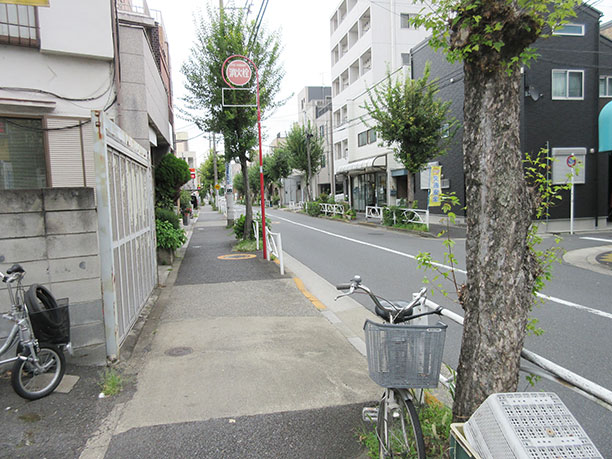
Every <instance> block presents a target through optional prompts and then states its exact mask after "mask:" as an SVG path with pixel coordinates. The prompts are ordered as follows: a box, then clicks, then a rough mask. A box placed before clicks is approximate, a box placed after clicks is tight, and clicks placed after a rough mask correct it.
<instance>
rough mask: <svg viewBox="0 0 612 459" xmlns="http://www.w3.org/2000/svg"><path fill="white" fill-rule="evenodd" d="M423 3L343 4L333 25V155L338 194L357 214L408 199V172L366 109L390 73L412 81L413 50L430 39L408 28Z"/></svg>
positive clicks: (366, 0) (347, 0) (360, 0)
mask: <svg viewBox="0 0 612 459" xmlns="http://www.w3.org/2000/svg"><path fill="white" fill-rule="evenodd" d="M421 8H422V5H421V4H414V3H413V2H412V1H411V0H390V1H388V2H374V1H372V0H342V2H341V3H340V5H339V6H338V7H337V8H336V9H335V11H334V13H333V15H332V17H331V20H330V34H331V77H332V105H333V114H332V117H333V125H334V130H333V155H334V169H335V174H336V180H337V182H339V183H341V184H342V187H340V186H338V187H337V193H341V192H344V193H345V194H347V197H348V199H349V201H350V203H351V205H352V206H353V208H354V209H356V210H357V211H364V210H365V207H366V206H368V205H375V204H376V205H385V204H394V203H395V201H396V199H397V198H401V197H405V196H406V191H407V188H406V174H407V172H406V170H405V169H404V167H403V165H402V164H400V163H398V162H397V161H396V160H395V158H394V155H393V153H392V151H391V150H390V149H389V148H383V147H381V146H379V145H378V143H379V142H378V141H377V138H376V132H375V130H374V129H373V123H369V122H368V118H369V117H368V114H367V112H366V110H365V109H364V108H363V106H364V104H365V102H366V101H367V100H368V97H369V96H368V91H369V89H370V88H372V87H374V86H375V85H376V84H378V83H380V82H382V81H384V80H385V78H386V75H387V72H390V73H392V74H393V75H394V76H396V77H402V78H403V77H405V76H409V75H410V73H409V71H408V69H409V67H408V65H409V63H410V49H411V48H412V47H413V46H415V45H417V44H418V43H420V42H421V41H422V40H423V39H424V38H425V37H426V35H427V32H426V31H425V30H424V29H416V28H414V27H413V26H412V25H411V24H410V16H411V15H414V14H417V13H418V12H419V11H420V9H421Z"/></svg>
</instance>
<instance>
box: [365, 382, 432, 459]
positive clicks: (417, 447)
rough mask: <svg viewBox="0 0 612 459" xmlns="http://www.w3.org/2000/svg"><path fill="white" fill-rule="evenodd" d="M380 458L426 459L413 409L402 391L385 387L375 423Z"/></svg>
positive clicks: (416, 415) (423, 442) (420, 431)
mask: <svg viewBox="0 0 612 459" xmlns="http://www.w3.org/2000/svg"><path fill="white" fill-rule="evenodd" d="M376 434H377V435H378V444H379V452H380V457H381V458H385V457H407V458H408V457H409V458H418V459H425V441H424V440H423V432H422V430H421V423H420V422H419V416H418V414H417V411H416V408H415V407H414V404H413V403H412V400H410V399H409V398H408V399H406V398H405V397H404V395H403V394H402V392H400V391H398V390H394V389H387V390H386V391H385V395H384V396H383V399H382V400H381V402H380V405H379V407H378V419H377V425H376Z"/></svg>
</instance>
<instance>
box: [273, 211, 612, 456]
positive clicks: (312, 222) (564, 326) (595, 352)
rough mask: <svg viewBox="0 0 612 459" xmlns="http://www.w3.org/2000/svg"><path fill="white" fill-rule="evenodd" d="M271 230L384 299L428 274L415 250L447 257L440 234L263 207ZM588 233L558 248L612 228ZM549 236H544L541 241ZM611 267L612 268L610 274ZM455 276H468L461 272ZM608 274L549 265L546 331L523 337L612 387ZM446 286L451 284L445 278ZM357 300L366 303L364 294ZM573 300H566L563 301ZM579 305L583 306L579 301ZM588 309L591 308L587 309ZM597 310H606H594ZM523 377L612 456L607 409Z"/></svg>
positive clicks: (449, 349) (451, 355)
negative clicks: (557, 401) (554, 397)
mask: <svg viewBox="0 0 612 459" xmlns="http://www.w3.org/2000/svg"><path fill="white" fill-rule="evenodd" d="M267 215H268V216H269V217H270V218H271V220H272V226H273V231H274V232H280V233H281V234H282V242H283V250H284V251H285V252H287V253H288V254H290V255H291V256H292V257H294V258H296V259H297V260H299V261H300V262H302V263H303V264H305V265H306V266H308V267H309V268H310V269H311V270H313V271H314V272H316V273H317V274H318V275H320V276H321V277H323V278H325V279H326V280H327V281H329V282H330V283H332V284H338V283H344V282H347V281H348V280H350V279H351V278H352V276H353V275H355V274H359V275H361V277H362V279H363V281H364V283H365V284H366V285H368V286H369V287H370V288H372V290H373V291H374V292H375V293H378V294H380V295H382V296H383V297H385V298H388V299H406V298H410V296H411V293H412V292H416V291H418V289H419V288H420V287H421V285H422V281H423V277H424V276H426V275H427V276H428V277H430V278H431V277H433V273H424V272H423V271H422V270H421V269H418V267H417V262H416V260H415V258H414V257H415V256H416V255H417V254H418V253H419V252H430V253H431V254H432V256H433V258H434V259H435V260H438V261H440V262H442V263H444V256H443V254H444V247H443V245H442V241H441V240H438V239H434V238H424V237H419V236H415V235H411V234H406V233H400V232H395V231H389V230H386V229H381V228H376V227H370V226H363V225H353V224H346V223H342V222H338V221H332V220H327V219H317V218H311V217H308V216H306V215H304V214H297V213H291V212H282V211H268V212H267ZM585 236H589V235H585V234H580V235H573V236H565V237H564V240H563V241H562V242H561V247H563V248H564V249H566V250H568V251H569V250H575V249H581V248H587V247H596V246H602V245H609V244H612V233H597V234H596V235H590V236H594V237H596V238H602V239H606V240H609V241H610V243H606V242H603V241H594V240H588V239H584V237H585ZM456 242H457V244H456V246H455V249H454V252H455V255H456V257H457V258H458V260H459V268H460V269H464V268H465V262H464V260H465V250H464V240H461V239H460V240H457V241H456ZM553 243H554V238H553V237H545V239H544V241H543V246H549V245H551V244H553ZM611 274H612V273H611ZM457 275H458V280H459V282H463V281H464V280H465V276H464V275H463V274H461V273H458V274H457ZM611 281H612V279H611V277H610V275H606V274H602V273H597V272H593V271H590V270H586V269H583V268H579V267H576V266H573V265H570V264H567V263H561V264H559V265H556V266H555V267H554V276H553V279H552V280H551V281H550V282H549V283H548V285H547V286H546V288H545V289H544V291H543V292H542V293H543V294H545V295H547V296H550V297H554V299H555V300H554V301H552V300H545V301H544V302H543V303H542V304H541V305H540V306H538V307H537V308H535V309H534V311H533V314H532V316H533V317H535V318H537V319H539V321H540V322H539V326H540V327H541V328H543V329H544V331H545V333H544V335H543V336H540V337H535V336H533V337H528V338H527V341H526V345H525V346H526V347H527V348H528V349H530V350H532V351H534V352H536V353H538V354H540V355H542V356H543V357H546V358H547V359H550V360H552V361H554V362H555V363H557V364H559V365H562V366H564V367H566V368H568V369H570V370H571V371H574V372H575V373H578V374H579V375H581V376H583V377H585V378H587V379H590V380H591V381H593V382H596V383H597V384H600V385H602V386H604V387H606V388H607V389H610V390H612V380H611V379H610V375H612V359H610V349H611V344H612V340H611V338H610V336H611V334H610V330H611V329H612V302H611V301H610V298H611V297H612V282H611ZM445 288H447V289H448V291H449V292H452V291H453V285H452V284H451V283H448V285H446V287H445ZM356 299H357V300H358V301H360V302H362V304H364V306H366V307H368V308H370V309H371V305H370V304H369V299H368V298H363V297H362V298H359V297H356ZM430 299H432V300H433V301H435V302H438V303H439V304H441V305H443V306H445V307H448V308H450V309H451V310H453V311H455V312H457V313H461V310H460V308H459V307H458V305H457V304H455V303H454V302H453V301H452V295H449V297H448V298H445V297H443V296H442V295H441V294H434V295H433V297H432V296H431V295H430ZM568 303H570V305H568ZM581 307H582V308H581ZM586 308H592V309H594V310H595V311H589V310H587V309H586ZM597 311H600V312H602V313H603V314H597ZM460 342H461V327H459V326H458V325H450V326H449V330H448V333H447V344H446V349H445V362H447V363H449V364H450V365H451V366H455V365H456V363H457V359H458V355H459V348H460ZM523 381H524V380H523V379H522V380H521V385H520V386H521V387H520V390H538V391H540V390H544V391H554V392H556V393H558V394H559V395H560V396H561V398H562V399H563V401H564V402H565V403H566V405H567V406H568V408H569V409H570V411H571V412H572V413H573V414H574V416H575V417H576V418H577V419H578V420H579V422H580V424H581V425H582V426H583V427H584V429H585V430H586V431H587V433H588V434H589V436H590V437H591V439H592V440H593V441H594V443H595V444H596V446H597V447H598V448H599V450H600V452H601V453H602V454H603V455H604V457H610V458H612V412H610V411H607V410H605V409H604V408H601V407H600V406H598V405H596V404H595V403H593V402H591V401H587V400H586V399H585V398H583V397H581V396H579V395H577V394H574V393H573V392H571V391H569V390H568V389H566V388H564V387H562V386H560V385H558V384H556V383H552V382H540V383H538V384H537V386H536V387H535V388H531V387H530V386H529V385H528V384H527V383H526V382H523Z"/></svg>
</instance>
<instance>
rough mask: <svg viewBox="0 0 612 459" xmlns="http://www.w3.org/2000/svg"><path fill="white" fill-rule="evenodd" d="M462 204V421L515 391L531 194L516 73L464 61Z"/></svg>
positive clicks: (525, 307)
mask: <svg viewBox="0 0 612 459" xmlns="http://www.w3.org/2000/svg"><path fill="white" fill-rule="evenodd" d="M464 70H465V101H464V129H465V131H464V137H463V151H464V155H465V158H464V160H465V175H466V205H467V240H466V258H467V263H466V264H467V273H468V274H467V286H466V288H465V289H464V290H463V292H462V295H461V299H462V303H463V307H464V309H465V322H464V328H463V339H462V344H461V355H460V358H459V366H458V368H457V374H458V380H457V389H456V398H455V403H454V407H453V415H454V418H455V420H456V421H460V422H462V421H465V420H466V419H467V418H468V417H469V416H470V415H471V414H472V413H473V412H474V410H475V409H476V408H478V406H479V405H480V404H481V403H482V402H483V401H484V400H485V399H486V397H487V396H488V395H490V394H492V393H496V392H511V391H515V390H516V387H517V383H518V377H519V360H520V352H521V349H522V347H523V341H524V338H525V327H526V323H527V316H528V313H529V311H530V308H531V305H532V302H533V296H532V293H531V290H532V287H533V276H532V275H531V273H532V272H533V266H532V263H533V257H532V255H531V253H530V251H529V248H528V247H527V242H526V238H527V232H528V229H529V225H530V223H531V199H530V196H529V194H528V191H527V188H526V184H525V179H524V174H523V163H522V159H523V156H522V153H521V150H520V137H519V115H520V103H519V88H520V73H519V72H518V70H515V72H513V74H512V75H508V74H507V73H506V72H505V71H504V70H503V69H501V70H499V71H496V72H490V73H487V72H483V71H482V69H480V68H478V67H477V66H476V65H474V64H470V63H465V64H464Z"/></svg>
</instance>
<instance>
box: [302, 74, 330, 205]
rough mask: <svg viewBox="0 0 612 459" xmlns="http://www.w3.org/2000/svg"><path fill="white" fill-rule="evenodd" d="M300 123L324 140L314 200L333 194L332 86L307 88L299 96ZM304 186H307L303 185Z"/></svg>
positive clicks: (314, 183)
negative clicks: (322, 194) (309, 127)
mask: <svg viewBox="0 0 612 459" xmlns="http://www.w3.org/2000/svg"><path fill="white" fill-rule="evenodd" d="M298 123H299V124H300V125H302V126H307V125H310V126H312V127H313V128H314V130H315V131H316V133H317V136H319V137H320V138H321V139H323V161H322V163H321V169H320V170H319V172H318V173H317V174H315V175H313V177H312V180H311V184H310V189H311V190H312V194H313V196H312V197H313V198H317V197H318V196H319V195H320V194H321V193H327V194H329V193H331V192H332V187H333V188H335V186H333V185H332V182H333V177H334V173H333V166H334V164H333V156H332V147H331V144H332V142H331V140H332V101H331V87H330V86H307V87H305V88H304V89H302V90H301V91H300V93H299V94H298ZM302 186H305V184H303V185H302Z"/></svg>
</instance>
